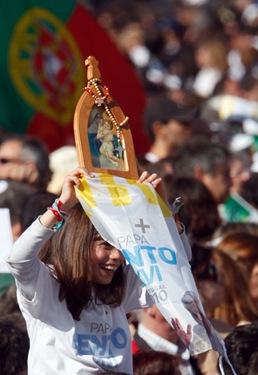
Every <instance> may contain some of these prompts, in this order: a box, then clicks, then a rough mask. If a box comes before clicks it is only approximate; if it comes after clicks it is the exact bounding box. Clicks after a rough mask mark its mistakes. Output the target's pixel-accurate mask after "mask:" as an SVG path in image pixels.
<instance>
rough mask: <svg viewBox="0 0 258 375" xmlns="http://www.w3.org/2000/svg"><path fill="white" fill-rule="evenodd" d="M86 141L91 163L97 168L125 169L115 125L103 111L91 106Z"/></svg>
mask: <svg viewBox="0 0 258 375" xmlns="http://www.w3.org/2000/svg"><path fill="white" fill-rule="evenodd" d="M88 142H89V147H90V154H91V161H92V165H93V166H94V167H97V168H107V169H115V170H119V171H124V170H125V163H124V156H123V154H124V152H123V148H122V146H121V145H120V143H119V139H118V137H117V134H116V129H115V126H114V125H113V123H112V121H111V120H110V119H109V118H108V116H107V115H106V113H105V111H103V110H101V109H100V108H99V107H98V106H97V105H94V106H93V107H92V110H91V112H90V118H89V124H88Z"/></svg>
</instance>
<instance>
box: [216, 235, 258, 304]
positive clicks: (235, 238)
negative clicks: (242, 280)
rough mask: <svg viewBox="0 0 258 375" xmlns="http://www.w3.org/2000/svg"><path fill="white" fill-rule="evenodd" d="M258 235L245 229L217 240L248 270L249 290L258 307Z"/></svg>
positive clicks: (226, 251) (224, 250)
mask: <svg viewBox="0 0 258 375" xmlns="http://www.w3.org/2000/svg"><path fill="white" fill-rule="evenodd" d="M257 243H258V235H255V234H251V233H248V232H245V231H242V232H237V233H232V234H228V235H227V236H223V237H222V238H221V240H220V241H219V240H218V241H217V247H218V248H219V249H220V250H221V251H223V252H224V253H225V254H227V255H228V256H230V257H231V258H232V259H233V260H234V261H235V262H236V263H237V264H238V265H239V266H240V267H241V268H242V269H243V270H244V272H246V274H247V277H248V280H249V292H250V295H251V298H252V299H253V301H254V303H255V305H256V306H257V307H258V250H257Z"/></svg>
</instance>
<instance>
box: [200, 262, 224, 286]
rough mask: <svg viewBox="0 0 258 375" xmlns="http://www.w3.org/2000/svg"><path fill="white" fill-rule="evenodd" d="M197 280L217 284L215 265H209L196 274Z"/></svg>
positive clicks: (217, 273) (217, 275) (217, 277)
mask: <svg viewBox="0 0 258 375" xmlns="http://www.w3.org/2000/svg"><path fill="white" fill-rule="evenodd" d="M197 279H198V280H209V281H214V282H215V283H217V282H218V280H219V272H218V268H217V267H216V266H215V264H209V265H208V267H206V268H205V270H204V271H202V272H201V273H199V274H198V276H197Z"/></svg>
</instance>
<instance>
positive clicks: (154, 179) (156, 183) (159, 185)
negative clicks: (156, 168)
mask: <svg viewBox="0 0 258 375" xmlns="http://www.w3.org/2000/svg"><path fill="white" fill-rule="evenodd" d="M137 182H139V183H141V184H145V183H147V182H149V183H151V184H152V186H153V187H154V189H156V190H157V193H158V194H159V195H160V196H161V198H162V199H163V201H164V202H165V203H166V204H167V205H168V206H169V203H168V199H167V195H166V192H165V188H164V185H163V182H162V178H161V177H158V175H157V173H152V174H151V175H150V174H149V172H147V171H144V172H142V173H141V175H140V177H139V178H138V180H137Z"/></svg>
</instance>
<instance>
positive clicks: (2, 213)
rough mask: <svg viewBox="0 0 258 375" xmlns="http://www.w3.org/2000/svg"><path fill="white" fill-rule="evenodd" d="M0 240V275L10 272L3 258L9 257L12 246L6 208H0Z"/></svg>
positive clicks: (9, 221)
mask: <svg viewBox="0 0 258 375" xmlns="http://www.w3.org/2000/svg"><path fill="white" fill-rule="evenodd" d="M0 238H1V252H0V273H10V270H9V268H8V267H7V265H6V262H5V258H6V257H7V256H8V255H9V252H10V250H11V247H12V245H13V235H12V227H11V220H10V212H9V209H8V208H0Z"/></svg>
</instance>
